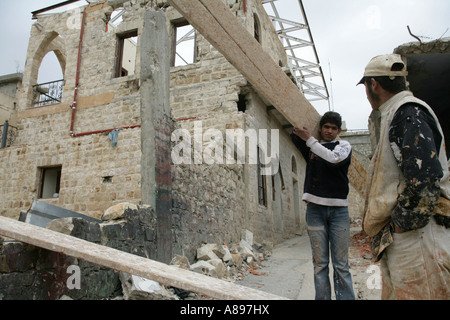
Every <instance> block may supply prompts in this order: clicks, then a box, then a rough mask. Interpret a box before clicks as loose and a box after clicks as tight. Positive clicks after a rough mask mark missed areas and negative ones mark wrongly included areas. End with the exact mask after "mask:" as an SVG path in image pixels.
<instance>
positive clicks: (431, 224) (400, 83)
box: [358, 54, 450, 299]
mask: <svg viewBox="0 0 450 320" xmlns="http://www.w3.org/2000/svg"><path fill="white" fill-rule="evenodd" d="M407 74H408V73H407V71H406V65H405V63H404V62H403V61H402V59H401V57H400V56H399V55H396V54H390V55H382V56H377V57H375V58H373V59H372V60H371V61H370V62H369V64H368V65H367V67H366V69H365V72H364V77H363V78H362V79H361V81H360V82H359V83H358V84H364V85H365V88H366V94H367V99H368V100H369V102H370V104H371V106H372V109H373V110H374V111H377V112H379V113H380V115H381V119H380V123H379V126H380V127H379V136H378V137H377V139H376V140H377V146H376V149H375V151H374V155H373V158H372V163H371V166H370V168H369V170H368V171H369V172H368V180H367V183H368V185H367V194H366V203H365V209H364V219H363V229H364V231H365V232H366V233H367V234H368V235H369V236H371V237H372V251H373V255H374V259H375V261H379V260H381V270H382V279H383V290H382V299H450V257H449V256H450V230H449V229H448V228H449V227H450V200H449V199H450V182H449V170H448V164H447V157H446V152H445V145H444V135H443V132H442V129H441V126H440V124H439V121H438V119H437V117H436V115H435V114H434V112H433V110H432V109H431V108H430V106H428V105H427V104H426V103H425V102H424V101H422V100H420V99H417V98H415V97H414V96H413V94H412V93H411V92H410V91H408V90H407V89H406V75H407ZM371 134H372V132H371Z"/></svg>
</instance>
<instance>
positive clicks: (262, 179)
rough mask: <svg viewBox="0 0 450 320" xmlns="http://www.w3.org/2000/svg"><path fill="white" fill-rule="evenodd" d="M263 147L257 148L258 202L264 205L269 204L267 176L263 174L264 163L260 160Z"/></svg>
mask: <svg viewBox="0 0 450 320" xmlns="http://www.w3.org/2000/svg"><path fill="white" fill-rule="evenodd" d="M260 152H261V149H259V147H258V148H257V153H258V170H257V175H258V203H259V204H260V205H262V206H267V185H266V176H265V175H263V165H262V163H261V160H260V154H259V153H260Z"/></svg>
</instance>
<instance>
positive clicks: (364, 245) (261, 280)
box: [236, 220, 381, 300]
mask: <svg viewBox="0 0 450 320" xmlns="http://www.w3.org/2000/svg"><path fill="white" fill-rule="evenodd" d="M371 258H372V256H371V254H370V242H369V238H368V237H367V236H366V235H365V234H364V233H363V232H362V231H361V221H359V220H356V221H352V224H351V236H350V252H349V263H350V271H351V273H352V280H353V288H354V291H355V296H356V299H357V300H380V298H381V276H380V268H379V264H374V263H373V262H372V260H371ZM330 265H331V263H330ZM332 274H333V272H332V267H331V266H330V279H331V277H332ZM331 282H332V280H331ZM236 284H239V285H243V286H248V287H251V288H254V289H259V290H262V291H266V292H270V293H273V294H277V295H279V296H282V297H287V298H289V299H293V300H313V299H314V295H315V289H314V274H313V265H312V254H311V245H310V242H309V237H308V235H307V234H303V235H299V236H297V237H295V238H292V239H289V240H286V241H284V242H282V243H280V244H278V245H276V246H275V247H274V248H273V251H272V254H271V255H270V256H269V257H268V258H266V260H264V261H262V263H261V265H260V266H259V267H258V268H254V269H252V270H250V271H249V272H246V274H245V275H244V276H243V278H242V279H241V280H239V281H236ZM333 299H334V297H333Z"/></svg>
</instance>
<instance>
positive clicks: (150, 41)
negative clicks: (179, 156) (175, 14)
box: [140, 9, 173, 263]
mask: <svg viewBox="0 0 450 320" xmlns="http://www.w3.org/2000/svg"><path fill="white" fill-rule="evenodd" d="M140 54H141V69H140V80H141V86H140V92H141V148H142V149H141V150H142V156H141V191H142V202H143V203H144V204H150V205H152V206H153V208H155V212H156V214H157V250H158V254H157V257H152V258H153V259H157V260H159V261H161V262H165V263H168V262H170V260H171V259H172V217H171V207H172V200H171V184H172V175H171V166H170V151H171V150H170V146H171V144H170V143H171V142H170V136H171V133H172V127H173V126H172V124H173V123H172V120H171V118H170V102H169V97H170V96H169V95H170V91H169V89H170V64H169V63H170V42H169V35H168V32H167V27H166V16H165V13H164V12H162V11H155V10H153V9H149V10H147V11H146V12H145V14H144V24H143V29H142V33H141V36H140Z"/></svg>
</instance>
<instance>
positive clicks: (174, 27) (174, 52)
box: [170, 20, 198, 67]
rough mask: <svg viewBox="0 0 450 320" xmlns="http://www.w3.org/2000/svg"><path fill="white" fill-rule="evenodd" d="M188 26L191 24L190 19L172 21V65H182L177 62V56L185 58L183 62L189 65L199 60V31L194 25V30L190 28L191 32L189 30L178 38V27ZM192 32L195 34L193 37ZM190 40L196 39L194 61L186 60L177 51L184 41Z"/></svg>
mask: <svg viewBox="0 0 450 320" xmlns="http://www.w3.org/2000/svg"><path fill="white" fill-rule="evenodd" d="M186 26H191V25H190V24H189V22H188V21H186V20H179V21H173V22H172V52H171V57H170V66H171V67H177V66H180V65H177V64H176V60H177V59H176V58H177V56H178V57H179V58H180V59H181V60H183V62H184V63H185V65H189V64H192V63H195V62H197V57H198V47H197V32H195V28H194V27H193V26H191V27H192V30H190V31H189V32H187V33H186V34H185V35H184V36H183V37H182V38H180V39H178V40H177V34H178V32H177V31H178V29H179V28H182V27H186ZM192 34H193V38H192ZM189 40H194V44H193V47H194V48H193V53H192V62H191V63H190V62H188V61H186V60H185V59H184V58H183V57H182V56H181V55H180V54H179V53H178V51H177V48H178V46H179V45H180V44H181V43H182V42H186V41H189Z"/></svg>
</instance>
